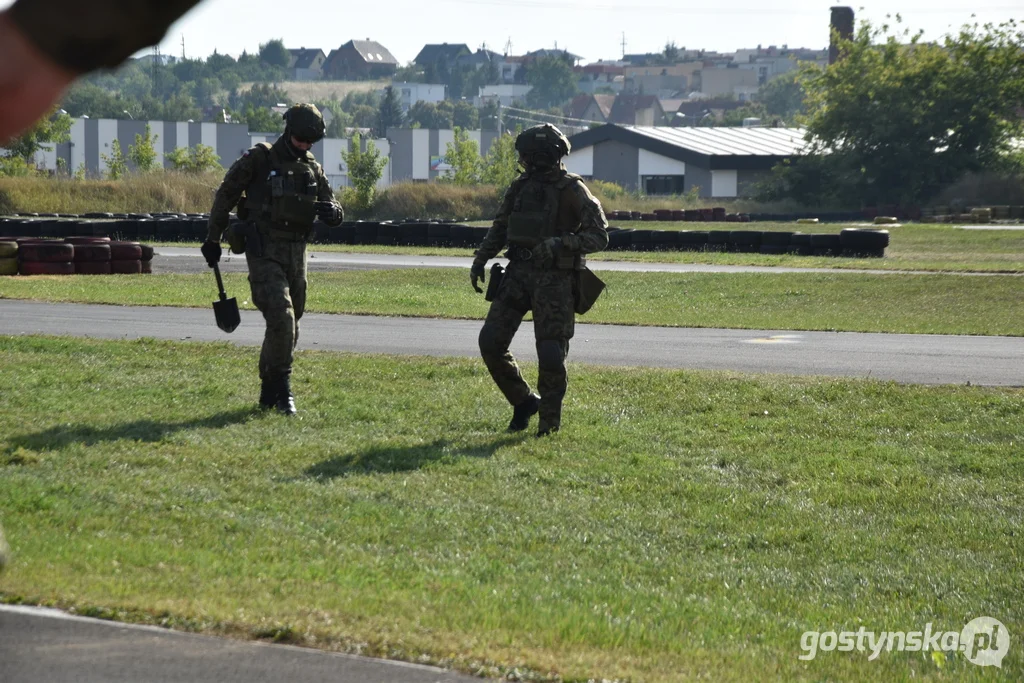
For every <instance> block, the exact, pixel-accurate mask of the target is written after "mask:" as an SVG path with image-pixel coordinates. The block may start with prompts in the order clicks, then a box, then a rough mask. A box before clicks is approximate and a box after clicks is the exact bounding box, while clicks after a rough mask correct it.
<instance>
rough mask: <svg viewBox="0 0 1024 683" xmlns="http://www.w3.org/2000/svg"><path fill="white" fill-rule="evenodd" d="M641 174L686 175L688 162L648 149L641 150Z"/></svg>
mask: <svg viewBox="0 0 1024 683" xmlns="http://www.w3.org/2000/svg"><path fill="white" fill-rule="evenodd" d="M640 175H641V176H645V175H686V164H685V163H683V162H682V161H677V160H676V159H669V158H668V157H663V156H661V155H660V154H655V153H654V152H650V151H648V150H646V149H641V150H640Z"/></svg>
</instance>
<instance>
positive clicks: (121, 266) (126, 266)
mask: <svg viewBox="0 0 1024 683" xmlns="http://www.w3.org/2000/svg"><path fill="white" fill-rule="evenodd" d="M110 272H111V273H114V274H116V275H139V274H141V273H142V261H141V260H139V259H135V260H125V261H111V262H110Z"/></svg>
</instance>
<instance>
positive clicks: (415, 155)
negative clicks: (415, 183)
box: [412, 128, 430, 180]
mask: <svg viewBox="0 0 1024 683" xmlns="http://www.w3.org/2000/svg"><path fill="white" fill-rule="evenodd" d="M412 178H413V180H428V179H429V178H430V131H429V130H426V129H423V128H417V129H416V130H414V131H413V132H412Z"/></svg>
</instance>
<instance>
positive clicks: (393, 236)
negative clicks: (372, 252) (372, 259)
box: [377, 223, 398, 246]
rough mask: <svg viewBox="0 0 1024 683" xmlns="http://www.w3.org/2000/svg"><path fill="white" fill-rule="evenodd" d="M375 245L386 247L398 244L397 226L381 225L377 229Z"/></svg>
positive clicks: (392, 224) (391, 224) (390, 224)
mask: <svg viewBox="0 0 1024 683" xmlns="http://www.w3.org/2000/svg"><path fill="white" fill-rule="evenodd" d="M377 244H383V245H387V246H394V245H396V244H398V226H397V225H395V224H394V223H381V224H380V227H378V228H377Z"/></svg>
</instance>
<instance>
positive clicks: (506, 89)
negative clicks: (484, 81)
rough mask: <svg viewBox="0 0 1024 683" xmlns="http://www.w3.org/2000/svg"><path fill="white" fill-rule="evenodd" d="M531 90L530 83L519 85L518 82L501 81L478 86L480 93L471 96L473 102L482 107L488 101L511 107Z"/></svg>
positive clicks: (522, 99)
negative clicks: (500, 82) (497, 83)
mask: <svg viewBox="0 0 1024 683" xmlns="http://www.w3.org/2000/svg"><path fill="white" fill-rule="evenodd" d="M531 90H533V86H532V85H520V84H518V83H502V84H500V85H485V86H484V87H482V88H480V94H479V95H477V96H476V97H475V98H473V104H474V105H475V106H477V107H482V106H483V105H485V104H487V103H488V102H497V103H498V104H500V105H501V106H502V107H511V106H512V105H514V104H516V103H519V102H522V101H524V100H525V99H526V95H527V94H529V92H530V91H531Z"/></svg>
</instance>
